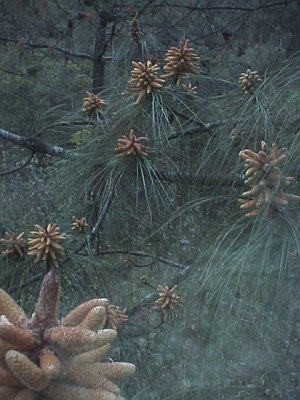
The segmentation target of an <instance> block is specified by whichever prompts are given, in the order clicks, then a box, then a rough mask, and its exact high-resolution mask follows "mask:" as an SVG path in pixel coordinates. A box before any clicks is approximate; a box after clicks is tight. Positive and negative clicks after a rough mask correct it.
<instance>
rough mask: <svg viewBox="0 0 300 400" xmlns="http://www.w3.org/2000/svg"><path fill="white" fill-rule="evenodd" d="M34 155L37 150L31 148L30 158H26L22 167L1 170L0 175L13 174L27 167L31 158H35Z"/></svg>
mask: <svg viewBox="0 0 300 400" xmlns="http://www.w3.org/2000/svg"><path fill="white" fill-rule="evenodd" d="M34 155H35V151H34V150H31V154H30V156H29V158H28V160H26V161H25V163H24V164H23V165H21V166H20V167H17V168H14V169H11V170H9V171H5V172H0V176H4V175H9V174H13V173H15V172H17V171H20V170H21V169H23V168H25V167H27V165H29V164H30V162H31V160H32V159H33V157H34Z"/></svg>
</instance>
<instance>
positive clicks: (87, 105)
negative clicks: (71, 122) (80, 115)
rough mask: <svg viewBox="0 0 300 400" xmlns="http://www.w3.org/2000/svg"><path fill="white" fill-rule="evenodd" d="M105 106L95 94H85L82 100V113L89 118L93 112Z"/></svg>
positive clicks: (103, 101) (104, 102)
mask: <svg viewBox="0 0 300 400" xmlns="http://www.w3.org/2000/svg"><path fill="white" fill-rule="evenodd" d="M105 104H106V101H105V100H103V99H102V98H101V97H100V96H98V95H97V94H94V93H91V92H86V93H85V97H84V99H83V106H82V111H84V112H86V113H87V114H88V115H89V116H91V115H92V113H93V112H94V111H96V110H100V109H101V108H103V107H104V106H105Z"/></svg>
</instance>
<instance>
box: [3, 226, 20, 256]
mask: <svg viewBox="0 0 300 400" xmlns="http://www.w3.org/2000/svg"><path fill="white" fill-rule="evenodd" d="M23 235H24V232H21V233H19V235H14V234H11V233H8V232H5V236H4V239H0V245H2V246H3V247H5V249H4V250H2V254H4V255H5V256H12V255H17V256H19V257H23V256H24V254H25V241H24V238H23Z"/></svg>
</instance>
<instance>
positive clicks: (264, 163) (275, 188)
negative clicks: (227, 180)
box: [239, 142, 300, 217]
mask: <svg viewBox="0 0 300 400" xmlns="http://www.w3.org/2000/svg"><path fill="white" fill-rule="evenodd" d="M261 146H262V150H261V151H259V152H258V153H255V152H254V151H252V150H248V149H246V150H242V151H241V152H240V157H241V158H242V159H243V160H244V163H245V167H246V172H245V175H246V178H247V179H246V181H245V183H246V184H248V185H250V187H251V189H250V190H248V191H246V192H244V193H242V198H240V199H239V202H240V204H241V206H240V207H241V209H244V210H249V211H248V212H247V214H246V216H247V217H255V216H256V215H258V214H259V213H260V212H261V211H262V209H263V208H264V206H265V205H266V204H269V205H274V206H287V205H288V204H289V202H290V201H295V200H300V196H297V195H294V194H289V193H284V191H283V190H284V189H285V188H286V187H287V186H289V185H290V183H291V182H292V181H293V179H294V178H293V177H290V176H289V177H285V176H284V175H283V172H282V170H281V166H282V164H283V162H284V161H285V159H286V157H287V149H284V148H282V149H279V148H278V147H277V146H276V145H273V146H272V147H271V149H269V148H268V146H267V144H266V143H265V142H262V144H261Z"/></svg>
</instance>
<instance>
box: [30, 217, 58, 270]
mask: <svg viewBox="0 0 300 400" xmlns="http://www.w3.org/2000/svg"><path fill="white" fill-rule="evenodd" d="M35 227H36V228H37V230H36V231H32V232H31V236H30V237H29V239H28V245H29V249H28V253H27V254H28V255H30V256H34V255H35V256H36V259H35V262H39V261H46V260H47V261H49V263H50V264H51V265H54V266H56V267H57V265H58V264H57V258H60V257H63V256H64V255H65V253H64V251H63V248H62V246H61V243H62V242H63V241H64V240H65V235H64V234H61V233H60V232H59V227H58V226H57V225H55V224H48V226H47V228H46V229H44V228H42V227H41V226H40V225H35Z"/></svg>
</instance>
